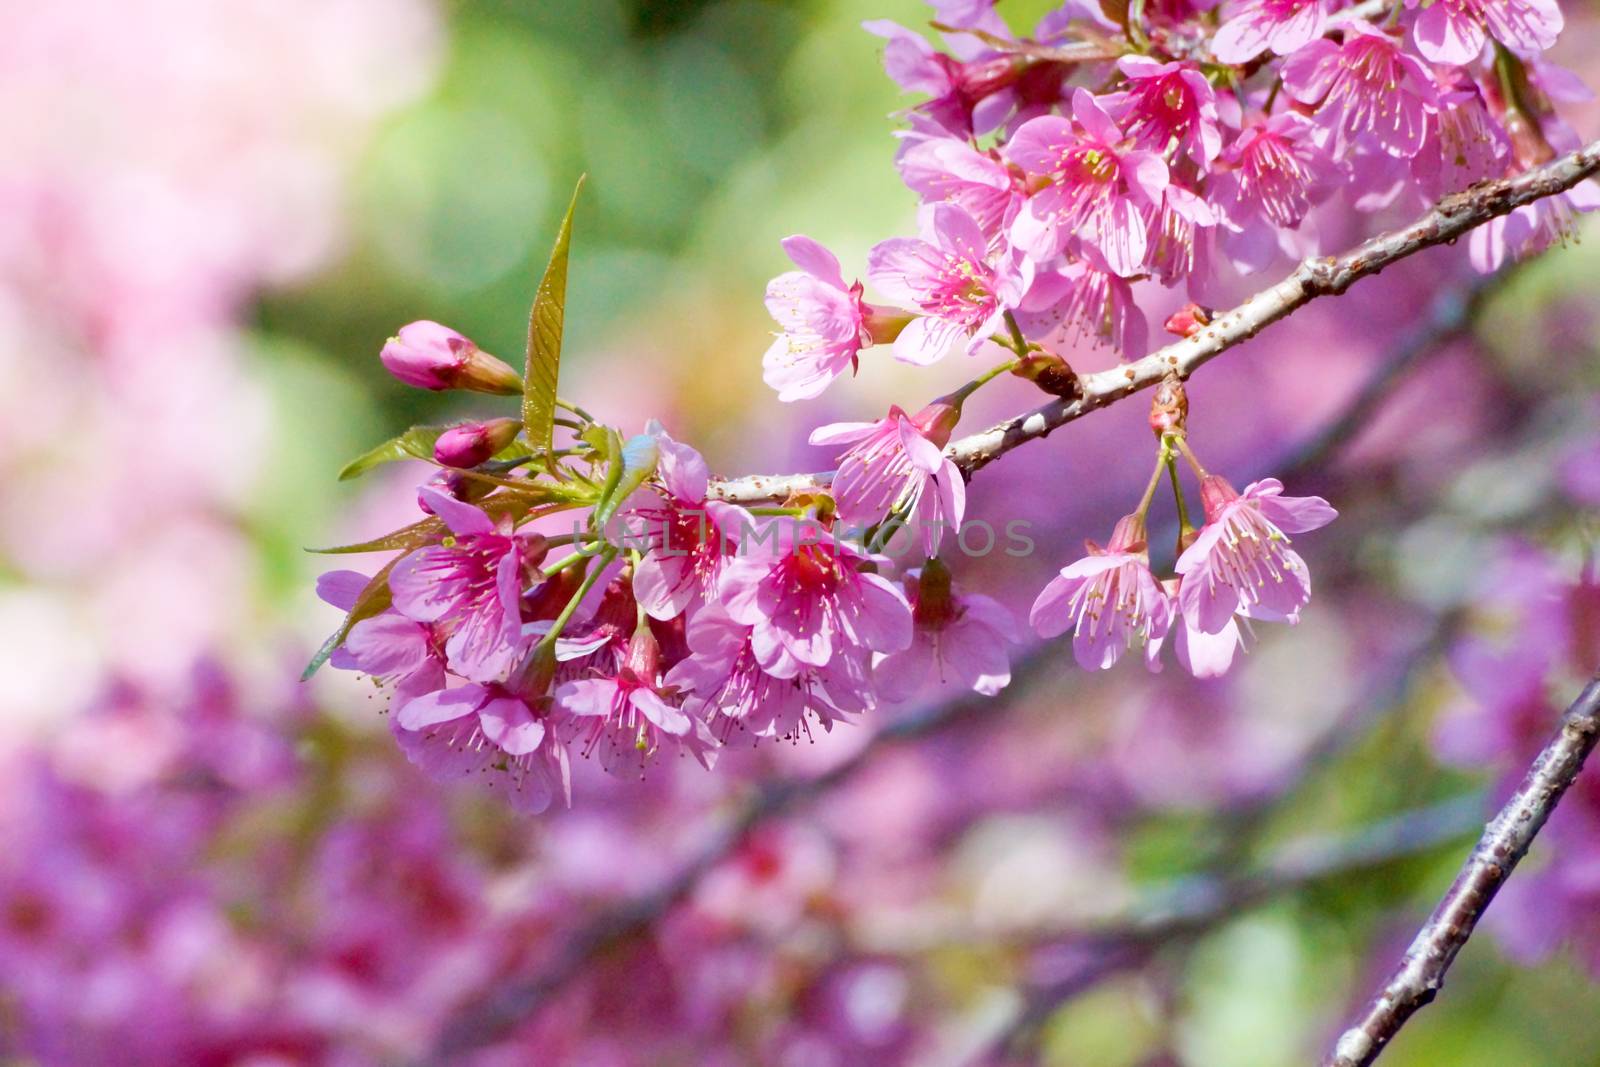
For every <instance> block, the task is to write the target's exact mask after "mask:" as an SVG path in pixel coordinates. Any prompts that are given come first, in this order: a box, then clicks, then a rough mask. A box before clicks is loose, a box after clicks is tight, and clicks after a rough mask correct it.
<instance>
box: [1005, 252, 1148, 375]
mask: <svg viewBox="0 0 1600 1067" xmlns="http://www.w3.org/2000/svg"><path fill="white" fill-rule="evenodd" d="M1016 317H1017V324H1018V325H1019V326H1021V327H1022V332H1023V333H1024V334H1025V335H1026V336H1027V337H1028V338H1029V339H1032V340H1043V341H1046V342H1047V343H1049V342H1050V341H1052V339H1056V338H1059V339H1060V340H1061V341H1063V342H1065V343H1069V344H1075V343H1079V342H1080V341H1087V342H1088V343H1089V344H1091V345H1093V346H1095V347H1099V346H1100V345H1104V344H1110V345H1111V347H1112V348H1113V349H1115V350H1116V353H1117V355H1118V356H1119V357H1121V358H1122V359H1124V360H1130V359H1137V358H1139V357H1140V356H1142V355H1144V354H1145V352H1146V351H1147V350H1148V348H1149V345H1150V325H1149V323H1148V322H1146V321H1145V317H1144V312H1142V311H1141V310H1139V305H1138V304H1137V303H1136V302H1135V300H1134V297H1133V288H1132V287H1131V286H1130V285H1129V284H1128V282H1127V280H1126V279H1125V278H1119V277H1118V276H1117V275H1115V274H1112V273H1111V272H1110V271H1106V270H1102V269H1099V268H1097V267H1095V266H1093V265H1092V264H1090V263H1089V262H1087V261H1084V262H1078V263H1069V264H1068V265H1067V266H1065V267H1063V268H1061V269H1060V270H1053V271H1041V272H1040V273H1039V274H1038V275H1037V276H1036V277H1035V278H1034V282H1033V287H1032V288H1031V289H1029V290H1028V294H1027V296H1025V297H1024V298H1023V300H1022V304H1021V306H1019V307H1018V308H1017V313H1016Z"/></svg>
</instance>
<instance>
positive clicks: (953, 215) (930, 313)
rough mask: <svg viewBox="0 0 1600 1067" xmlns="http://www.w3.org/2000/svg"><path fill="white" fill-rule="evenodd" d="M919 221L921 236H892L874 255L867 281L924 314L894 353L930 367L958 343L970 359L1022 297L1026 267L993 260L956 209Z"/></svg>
mask: <svg viewBox="0 0 1600 1067" xmlns="http://www.w3.org/2000/svg"><path fill="white" fill-rule="evenodd" d="M922 219H923V237H922V238H910V237H903V238H901V237H897V238H891V239H890V240H887V241H883V242H880V243H879V244H878V245H877V246H876V247H874V248H873V249H872V252H871V253H870V254H869V255H868V257H867V277H868V278H870V279H871V280H872V284H873V285H875V286H876V287H877V288H878V289H879V290H880V291H882V292H883V293H885V294H887V295H888V296H889V297H891V298H892V299H895V300H899V301H902V302H904V303H907V304H911V305H912V306H914V307H915V308H916V309H917V310H918V311H920V312H921V313H922V314H921V315H920V316H919V317H917V318H915V319H912V320H911V322H910V323H909V324H908V325H907V326H906V327H905V329H904V330H902V331H901V332H900V335H899V336H898V337H897V338H895V342H894V354H895V358H896V359H900V360H903V361H905V362H907V363H915V364H918V365H927V364H929V363H934V362H937V361H938V360H940V359H943V358H944V356H945V354H946V353H947V352H949V351H950V349H951V348H952V347H954V346H955V344H956V342H957V341H960V340H962V339H963V338H964V339H966V342H967V345H966V348H967V353H968V354H969V355H971V354H972V353H975V352H976V351H977V350H978V349H979V348H980V347H982V345H983V343H984V342H985V341H986V340H988V339H989V337H990V336H991V335H993V334H994V333H995V332H996V331H998V330H999V329H1001V328H1002V326H1003V324H1004V321H1005V313H1006V311H1007V310H1009V309H1011V308H1014V307H1016V305H1017V302H1018V301H1019V300H1021V298H1022V294H1023V293H1024V292H1026V291H1027V288H1028V280H1029V276H1030V274H1031V267H1028V266H1026V265H1022V266H1019V265H1018V263H1017V262H1016V260H1015V257H1014V256H1013V255H1012V254H1011V253H1010V252H1009V250H1002V251H1001V252H999V253H998V254H995V255H993V256H991V255H990V252H989V243H988V238H987V237H985V236H984V233H983V230H982V229H980V228H979V226H978V224H977V223H976V222H975V221H973V218H972V216H971V215H970V214H968V213H967V211H966V210H965V209H964V208H962V207H961V206H960V205H959V204H953V203H940V204H932V205H929V206H927V207H925V208H924V209H923V213H922Z"/></svg>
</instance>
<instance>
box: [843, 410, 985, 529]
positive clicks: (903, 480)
mask: <svg viewBox="0 0 1600 1067" xmlns="http://www.w3.org/2000/svg"><path fill="white" fill-rule="evenodd" d="M960 417H961V409H960V405H959V404H952V403H950V402H949V401H947V400H936V401H934V402H933V403H931V404H929V405H928V406H927V407H925V408H923V409H922V410H921V411H919V412H917V414H916V415H914V416H910V415H907V414H906V413H905V412H904V411H902V410H901V409H900V408H899V407H895V406H891V407H890V408H889V414H888V416H887V417H886V418H882V419H879V420H878V421H877V422H836V423H832V424H830V425H827V426H821V427H818V428H817V429H816V430H813V431H812V433H811V443H812V444H814V445H841V444H848V445H850V446H851V447H850V448H849V449H848V450H847V451H846V452H845V453H844V454H843V455H842V456H840V457H839V470H838V473H836V474H835V475H834V476H833V484H832V486H831V492H832V494H833V500H834V503H835V505H836V506H837V508H838V514H839V517H840V518H841V519H843V520H844V521H845V522H848V523H852V524H859V525H861V526H862V527H863V528H864V527H868V526H873V525H876V524H877V523H879V522H881V521H883V519H884V518H885V517H886V516H887V515H888V514H889V513H890V511H891V510H893V509H896V508H898V509H900V510H902V511H904V512H905V515H906V520H907V522H908V524H910V525H911V526H912V529H913V531H914V532H915V533H916V534H917V535H918V537H919V538H920V540H921V542H922V546H923V554H924V555H927V556H934V555H937V554H938V551H939V544H940V541H941V540H942V539H943V537H944V532H945V530H947V529H950V530H955V529H959V528H960V526H961V517H962V515H963V514H965V512H966V499H967V497H966V482H965V480H964V479H963V478H962V476H961V470H960V468H958V467H957V466H956V465H955V464H954V463H953V462H951V461H950V460H949V459H947V458H946V457H945V455H944V453H943V452H942V451H941V449H943V448H944V446H945V445H946V444H948V443H949V441H950V433H951V431H952V430H953V429H955V425H956V421H957V420H958V419H960Z"/></svg>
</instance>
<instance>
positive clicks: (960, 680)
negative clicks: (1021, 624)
mask: <svg viewBox="0 0 1600 1067" xmlns="http://www.w3.org/2000/svg"><path fill="white" fill-rule="evenodd" d="M905 587H906V596H907V597H908V598H909V599H910V600H911V604H912V612H911V613H912V619H913V620H914V621H915V624H916V629H915V632H914V634H913V636H912V639H911V644H910V645H909V646H908V647H907V648H905V649H904V650H902V651H900V652H891V653H889V654H888V655H884V656H878V657H877V658H876V662H875V663H874V664H873V667H872V678H873V681H874V682H875V683H876V685H877V689H878V694H879V696H881V697H883V698H884V699H885V700H894V701H901V700H906V699H907V698H909V697H911V696H912V695H913V694H915V693H916V691H917V690H918V689H919V688H921V687H922V686H923V685H926V684H927V683H928V682H930V681H932V682H937V683H938V684H940V685H944V684H947V683H949V682H952V681H953V682H955V683H957V684H958V685H960V686H961V687H962V688H963V689H971V690H973V691H974V692H976V693H981V694H982V695H984V696H994V695H995V694H996V693H998V692H1000V690H1002V689H1004V688H1005V687H1006V686H1007V685H1009V684H1010V683H1011V657H1010V654H1009V653H1008V652H1007V650H1006V646H1007V645H1011V644H1016V643H1017V642H1018V641H1019V640H1020V638H1019V635H1018V634H1017V624H1016V621H1015V620H1014V619H1013V618H1012V617H1011V612H1009V611H1007V610H1006V609H1005V607H1004V606H1002V605H1001V604H1000V602H999V601H997V600H994V599H993V598H991V597H986V596H981V595H978V594H975V593H957V592H955V591H954V589H953V587H952V584H951V580H950V570H949V568H947V567H946V566H945V565H944V564H943V563H941V562H940V561H939V560H937V559H930V560H929V561H928V563H927V565H926V566H924V567H923V568H922V569H921V570H919V571H911V572H908V573H907V575H906V582H905Z"/></svg>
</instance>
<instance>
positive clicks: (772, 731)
mask: <svg viewBox="0 0 1600 1067" xmlns="http://www.w3.org/2000/svg"><path fill="white" fill-rule="evenodd" d="M753 632H754V630H753V627H750V626H747V625H744V624H742V623H739V622H736V621H735V620H734V619H733V618H732V617H731V616H730V615H729V614H728V612H727V611H726V610H725V609H724V608H723V607H722V605H720V604H718V603H715V602H713V603H711V604H708V605H707V606H706V608H705V609H704V610H703V611H700V612H699V613H697V614H696V615H695V616H694V618H692V619H691V620H690V621H689V628H688V633H687V638H688V644H689V649H690V651H691V653H692V655H690V656H689V657H688V658H686V659H684V660H682V661H681V662H679V663H678V664H677V665H676V666H674V667H673V668H672V669H671V670H670V671H668V672H667V677H666V684H667V685H669V686H673V687H676V688H679V689H682V690H684V691H685V693H686V694H687V695H686V698H685V701H684V705H683V706H684V710H685V712H687V713H688V714H690V715H692V716H694V717H696V718H697V719H701V720H703V721H706V722H709V723H712V724H713V726H712V729H713V732H714V733H716V734H717V735H718V736H720V737H721V738H722V739H723V740H724V741H726V740H727V738H728V736H729V733H730V732H731V731H732V730H735V729H739V730H746V731H748V732H749V733H750V734H751V735H752V736H754V737H756V738H768V737H771V738H780V739H784V740H791V741H792V740H798V739H799V738H800V737H802V736H810V734H811V727H812V724H813V723H815V724H816V725H819V726H821V727H822V728H823V729H824V730H832V729H833V724H834V723H836V722H841V721H845V720H846V719H847V718H848V717H849V716H850V715H853V714H856V713H859V712H861V711H865V710H866V709H867V708H868V707H870V706H871V704H872V700H873V693H872V682H871V677H870V675H869V673H868V669H867V664H866V663H865V662H864V660H863V657H861V656H858V655H852V654H846V655H837V656H834V657H833V658H832V659H831V660H830V661H829V662H828V663H827V664H826V665H825V666H821V667H816V666H811V665H808V664H804V663H801V662H800V661H799V660H797V659H795V658H794V657H793V656H790V655H788V654H787V653H786V652H784V651H782V650H781V649H779V650H778V652H777V653H776V654H775V655H772V654H769V655H767V656H758V655H757V653H756V649H755V644H754V640H753Z"/></svg>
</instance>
